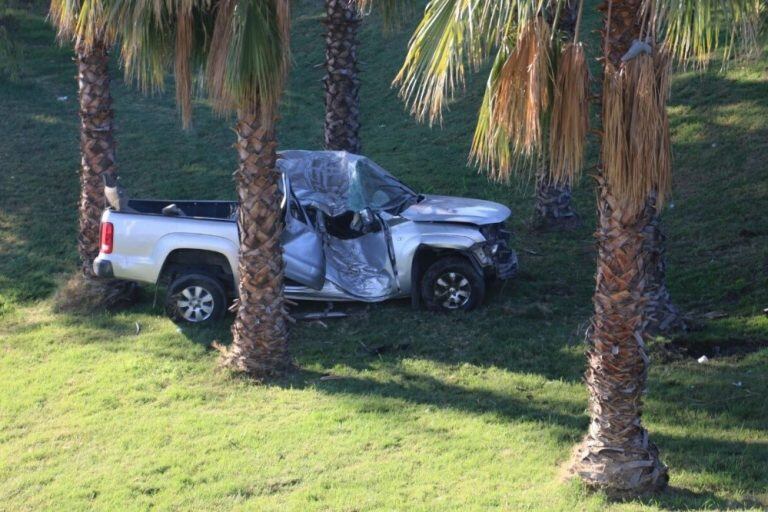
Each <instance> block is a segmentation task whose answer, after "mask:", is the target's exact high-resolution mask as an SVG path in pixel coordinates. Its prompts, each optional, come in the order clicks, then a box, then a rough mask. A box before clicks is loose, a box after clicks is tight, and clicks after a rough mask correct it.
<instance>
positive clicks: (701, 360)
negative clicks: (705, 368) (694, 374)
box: [697, 356, 709, 364]
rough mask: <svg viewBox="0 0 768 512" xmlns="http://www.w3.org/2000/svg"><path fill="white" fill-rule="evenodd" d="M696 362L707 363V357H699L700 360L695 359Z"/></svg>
mask: <svg viewBox="0 0 768 512" xmlns="http://www.w3.org/2000/svg"><path fill="white" fill-rule="evenodd" d="M697 361H698V362H700V363H701V364H704V363H708V362H709V358H708V357H707V356H701V357H700V358H698V359H697Z"/></svg>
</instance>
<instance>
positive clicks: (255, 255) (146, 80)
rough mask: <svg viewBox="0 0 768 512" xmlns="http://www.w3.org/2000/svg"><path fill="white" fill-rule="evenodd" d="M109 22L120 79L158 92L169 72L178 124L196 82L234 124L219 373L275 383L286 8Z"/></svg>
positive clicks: (221, 2) (253, 2) (137, 3)
mask: <svg viewBox="0 0 768 512" xmlns="http://www.w3.org/2000/svg"><path fill="white" fill-rule="evenodd" d="M115 16H116V18H117V19H118V20H119V21H118V26H119V32H120V36H121V38H122V49H123V51H122V55H123V58H124V59H125V65H126V71H127V73H128V75H129V76H131V77H134V78H136V79H137V80H138V81H139V82H140V84H141V85H142V86H143V87H145V88H157V87H162V85H163V78H164V72H165V70H166V69H167V68H169V67H172V68H173V70H174V74H175V78H176V94H177V99H178V101H179V103H180V105H181V110H182V118H183V119H184V120H185V122H186V121H188V120H189V116H190V106H191V98H190V96H191V94H192V90H193V87H192V78H193V76H194V75H197V74H199V75H200V76H201V79H202V80H203V82H204V88H205V91H206V92H207V93H208V96H209V97H210V99H211V101H212V103H213V106H214V109H215V110H216V111H217V112H219V113H221V114H226V113H229V112H234V113H235V114H236V123H235V127H234V130H235V133H236V134H237V143H236V145H235V148H236V150H237V155H238V160H239V165H238V168H237V170H236V171H235V173H234V176H235V183H236V189H237V196H238V200H239V208H238V214H237V225H238V230H239V233H240V260H239V267H238V270H239V276H240V282H239V286H238V291H239V302H238V307H237V316H236V319H235V322H234V324H233V326H232V337H233V340H232V345H231V346H230V347H229V349H227V350H225V351H224V354H223V357H222V363H223V364H224V365H225V366H227V367H229V368H232V369H234V370H236V371H241V372H245V373H247V374H249V375H251V376H253V377H254V378H256V379H264V378H267V377H270V376H274V375H277V374H279V373H281V372H282V371H284V370H286V369H287V368H288V367H289V366H290V359H289V355H288V345H287V334H288V328H287V314H286V310H285V305H284V297H283V256H282V249H281V246H280V236H281V234H282V231H283V218H282V211H281V207H280V203H281V197H282V192H281V191H280V186H279V184H280V177H279V176H280V175H279V172H278V171H277V169H276V161H277V138H276V135H275V120H276V113H277V106H278V102H279V99H280V96H281V94H282V90H283V86H284V83H285V76H286V72H287V69H288V60H289V30H288V29H289V24H290V16H289V0H171V1H169V0H124V1H123V2H121V6H120V7H119V8H118V9H117V10H116V13H115ZM197 70H200V73H197V72H196V71H197ZM185 124H186V123H185Z"/></svg>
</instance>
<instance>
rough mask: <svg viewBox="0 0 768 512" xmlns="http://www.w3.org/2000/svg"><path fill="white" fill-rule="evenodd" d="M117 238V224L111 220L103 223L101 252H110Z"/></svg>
mask: <svg viewBox="0 0 768 512" xmlns="http://www.w3.org/2000/svg"><path fill="white" fill-rule="evenodd" d="M114 238H115V226H113V225H112V223H111V222H102V223H101V249H100V251H101V253H102V254H110V253H111V252H112V245H113V243H114Z"/></svg>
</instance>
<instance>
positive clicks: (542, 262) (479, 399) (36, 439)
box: [0, 2, 768, 511]
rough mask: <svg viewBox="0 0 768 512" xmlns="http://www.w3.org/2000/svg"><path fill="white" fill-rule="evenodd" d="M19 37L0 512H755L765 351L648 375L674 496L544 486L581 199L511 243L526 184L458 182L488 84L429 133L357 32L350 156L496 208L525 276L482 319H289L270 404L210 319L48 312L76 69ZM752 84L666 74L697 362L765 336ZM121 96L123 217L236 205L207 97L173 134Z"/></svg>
mask: <svg viewBox="0 0 768 512" xmlns="http://www.w3.org/2000/svg"><path fill="white" fill-rule="evenodd" d="M319 14H320V12H319V9H318V7H317V3H316V2H299V3H298V6H297V9H296V15H295V36H294V43H293V44H294V57H295V68H294V71H293V73H292V76H291V83H290V90H289V91H288V93H287V94H286V98H285V108H284V109H283V119H282V121H281V125H280V137H281V140H282V143H283V147H285V148H290V147H295V148H319V147H320V145H321V142H322V108H323V107H322V91H321V84H320V82H319V80H320V78H321V76H322V72H321V70H319V69H316V68H314V67H313V66H314V65H315V64H318V63H320V62H322V58H323V53H322V52H323V49H322V40H321V38H320V36H319V34H320V33H321V30H322V27H321V25H320V23H319ZM14 15H15V17H16V18H17V21H18V32H17V33H16V36H17V37H22V39H23V46H24V62H23V68H22V73H21V77H20V79H19V81H17V82H9V81H7V80H5V79H0V80H3V81H0V119H2V122H0V509H1V510H9V511H10V510H14V511H15V510H41V509H43V510H54V509H55V510H86V509H98V510H124V509H135V510H144V509H150V508H158V509H164V510H165V509H173V510H188V509H197V510H219V509H235V510H241V509H242V510H246V509H247V510H301V511H304V510H462V511H463V510H478V509H506V510H525V509H530V510H568V511H570V510H605V509H611V510H622V511H625V510H668V509H672V510H688V509H721V510H722V509H729V510H737V509H738V510H741V509H752V510H763V509H766V508H768V471H766V467H767V464H768V462H767V461H768V433H767V432H766V429H768V407H767V406H766V401H765V398H764V397H765V395H766V393H768V370H767V368H768V365H767V363H768V350H766V349H763V350H761V351H758V352H755V353H751V354H747V355H744V356H741V357H727V358H716V359H713V360H712V361H711V362H710V363H709V364H706V365H699V364H697V363H696V362H695V360H693V359H677V360H671V361H669V362H661V361H659V359H660V358H659V357H655V358H654V364H653V367H652V371H651V374H650V382H649V393H648V399H647V407H646V414H645V416H644V420H645V422H646V424H647V426H648V428H649V429H650V431H651V434H652V436H653V439H654V440H655V441H656V442H657V444H658V445H659V446H660V448H661V450H662V452H663V457H664V460H665V461H666V462H667V463H668V464H669V466H670V468H671V486H672V487H671V489H670V491H669V492H667V493H665V494H663V495H661V496H657V497H655V498H649V499H645V500H636V501H631V502H627V503H611V502H609V501H607V500H606V499H605V497H604V496H602V495H601V494H590V493H587V492H585V491H584V489H582V487H581V486H580V485H579V484H578V482H573V481H569V482H566V481H563V479H562V469H561V467H562V465H563V463H564V462H565V461H567V459H568V458H569V456H570V451H571V447H572V446H573V445H574V444H575V443H576V442H577V441H578V440H579V439H580V437H581V436H582V435H583V433H584V432H585V430H586V426H587V421H588V418H587V415H586V413H585V408H586V391H585V389H584V386H583V385H582V383H581V374H582V372H583V368H584V358H583V346H581V344H580V343H579V339H578V336H577V335H576V332H577V329H578V326H579V325H581V324H583V323H584V322H585V321H586V320H587V319H588V318H589V314H590V311H591V308H590V296H591V289H592V286H593V281H592V278H593V272H594V250H593V246H592V240H591V230H592V225H593V222H594V215H593V208H594V206H593V204H594V195H593V194H594V192H593V188H592V183H591V182H590V180H589V178H585V179H584V180H583V183H582V184H581V186H580V187H579V188H578V190H577V195H576V201H577V207H578V209H579V211H580V212H581V213H582V215H583V216H584V218H585V227H584V228H582V229H580V230H578V231H576V232H574V233H569V234H547V235H532V234H531V233H529V232H528V230H527V227H526V221H527V219H528V217H529V215H530V212H531V210H532V199H531V191H530V187H529V186H515V187H504V186H500V185H494V184H490V183H488V182H487V181H486V180H485V179H484V178H483V177H482V176H479V175H477V174H476V173H475V172H474V170H472V169H469V168H467V167H466V165H465V162H466V154H467V150H468V146H469V141H470V136H471V132H472V129H473V119H474V114H475V111H476V108H477V105H478V102H479V99H480V94H481V89H482V85H483V84H482V81H483V80H482V79H481V78H475V79H474V80H472V81H471V82H470V83H469V84H468V90H467V94H466V96H465V97H464V98H463V99H461V100H460V101H458V102H456V103H455V104H453V105H452V108H451V111H450V112H449V113H448V115H447V116H446V120H445V126H444V128H443V129H432V130H430V129H429V128H426V127H423V126H418V125H416V124H415V123H414V122H413V121H412V120H411V119H410V118H409V117H408V116H407V114H406V113H405V112H404V111H403V108H402V105H401V104H400V102H399V100H398V99H397V96H396V92H395V91H393V90H391V89H390V88H389V82H390V80H391V78H392V77H393V76H394V73H395V71H396V69H397V66H398V64H399V63H400V62H401V60H402V56H403V53H404V48H405V43H406V41H407V38H408V32H407V30H406V31H405V32H403V33H395V34H390V35H384V36H382V35H380V33H379V31H378V29H377V27H375V26H372V24H370V23H368V24H366V25H365V28H364V31H363V34H362V39H363V42H364V44H363V46H362V49H361V59H362V61H363V64H364V65H363V69H364V72H363V75H362V78H363V121H364V129H363V141H364V146H365V152H366V154H368V155H370V156H371V157H373V158H374V159H375V160H376V161H378V162H380V163H381V164H382V165H384V166H385V167H386V168H388V169H390V170H391V171H392V172H394V173H395V174H396V175H398V176H399V177H401V178H403V179H404V180H406V181H407V182H410V183H411V184H413V185H414V186H415V187H416V188H417V189H420V190H423V191H426V192H440V193H446V194H457V195H470V196H477V197H487V198H491V199H494V200H497V201H501V202H503V203H505V204H508V205H510V206H511V207H512V208H513V210H514V212H515V214H516V216H515V218H514V221H513V227H514V229H515V231H516V234H517V237H516V239H515V245H516V248H517V249H518V250H519V251H520V252H521V258H522V261H521V264H522V273H521V275H520V277H519V278H518V279H516V280H515V281H514V282H512V283H510V284H509V285H507V286H506V287H505V288H503V289H501V290H499V291H497V292H495V293H494V294H493V295H492V296H491V297H490V298H489V300H488V302H487V305H486V306H485V307H483V308H482V309H480V310H478V311H476V312H473V313H471V314H467V315H456V316H442V315H431V314H427V313H425V312H423V311H412V310H411V309H410V307H409V305H408V304H407V302H394V303H387V304H383V305H376V306H371V307H369V308H365V307H355V308H354V309H353V311H354V314H353V315H352V316H351V317H350V318H348V319H344V320H334V321H329V322H327V324H328V326H327V328H323V327H321V326H319V325H312V324H301V325H298V326H296V327H295V328H293V329H292V332H291V350H292V354H293V356H294V358H295V361H296V365H297V367H298V368H299V370H298V371H297V372H296V373H294V374H293V375H291V376H289V377H287V378H286V379H284V380H281V381H278V382H274V383H271V384H269V385H264V386H258V385H253V384H252V383H250V382H248V381H245V380H241V379H239V378H233V377H231V376H230V375H228V374H226V373H223V372H220V371H217V370H216V369H215V362H216V357H217V356H216V353H215V352H214V351H212V350H210V349H208V348H207V347H208V344H209V343H210V342H211V341H213V340H215V339H217V340H221V341H223V342H226V341H228V339H229V338H228V337H229V333H228V329H227V325H226V322H225V323H223V324H222V325H221V326H218V327H215V328H211V329H207V330H199V329H190V328H186V327H185V328H183V329H182V330H181V331H179V330H177V327H176V326H175V325H174V324H172V323H171V322H170V321H169V320H167V319H166V318H165V317H164V316H163V314H162V311H161V310H160V308H157V307H153V305H152V304H153V295H152V294H153V290H151V289H147V290H146V291H145V293H144V297H143V300H142V302H141V303H140V304H139V305H138V306H136V307H134V308H132V309H130V310H128V311H124V312H121V313H116V314H110V315H107V314H104V315H95V316H93V317H89V318H77V317H71V316H67V315H57V314H54V313H52V312H51V308H50V300H49V296H50V294H51V293H52V292H53V291H54V290H55V287H56V285H57V282H58V280H59V276H60V275H62V274H66V273H70V272H72V271H73V269H74V268H75V267H76V253H75V247H74V240H75V236H76V226H75V221H76V211H75V205H76V202H77V195H78V182H77V167H78V146H77V144H78V138H77V137H78V136H77V104H76V89H75V87H76V85H75V82H74V80H73V79H72V77H73V75H74V67H73V63H72V61H71V52H70V51H69V50H67V49H59V48H57V47H55V46H54V45H53V32H52V30H51V29H50V28H49V27H48V26H47V25H46V24H45V23H44V21H43V18H42V17H41V16H39V15H30V14H24V13H22V12H21V11H15V12H14ZM592 21H594V20H592ZM408 28H410V27H408ZM766 63H767V62H766V60H762V61H761V62H759V63H755V64H751V65H749V66H738V65H737V66H734V67H733V68H732V69H731V70H730V71H729V72H727V73H725V74H722V75H719V74H715V73H707V74H705V75H703V76H698V75H696V74H690V73H689V74H683V75H681V76H679V77H678V78H676V80H675V88H674V94H673V100H672V105H671V114H672V123H673V132H674V144H675V157H676V160H675V162H676V169H675V173H676V174H675V197H674V207H673V208H670V209H668V210H667V211H666V213H665V218H664V222H665V225H666V228H667V231H668V234H669V242H670V243H669V246H670V247H669V248H670V254H669V281H670V287H671V289H672V292H673V294H674V296H675V299H676V300H677V301H678V302H679V304H680V306H681V307H682V308H684V309H685V310H688V311H692V312H693V313H694V315H696V316H697V318H700V316H701V315H702V314H704V313H707V312H710V311H722V312H725V313H727V314H728V315H729V316H728V317H727V318H725V319H722V320H718V321H714V322H703V323H702V327H701V330H698V331H696V332H694V333H691V334H690V335H689V336H688V341H689V343H692V344H694V346H695V343H696V342H697V341H701V342H702V343H704V342H707V343H711V342H712V341H716V340H722V341H723V343H737V342H739V341H743V340H753V341H765V340H766V339H768V318H765V317H764V316H763V314H762V308H764V307H766V306H768V287H766V285H767V284H768V259H766V258H768V256H767V252H766V248H767V247H768V243H767V242H768V221H767V220H766V219H765V216H764V215H765V214H764V212H765V208H766V205H768V202H767V201H768V197H767V196H768V181H766V176H765V169H766V166H765V161H766V158H767V157H768V128H767V127H768V123H767V122H766V120H767V119H768V95H766V94H765V91H766V90H768V87H767V86H768V83H767V82H766V74H765V69H766ZM115 82H116V83H115V108H116V110H117V120H118V127H119V132H118V138H119V144H120V145H119V155H118V156H119V159H120V165H121V174H122V176H123V182H124V184H125V185H126V187H127V188H128V190H129V191H130V192H131V193H132V194H133V195H134V196H137V197H171V196H172V197H176V198H209V199H213V198H231V197H233V195H234V194H233V191H234V190H233V189H234V186H233V183H232V179H231V172H232V171H233V169H234V166H235V162H234V151H232V149H231V145H232V143H233V140H234V135H233V133H232V131H231V129H230V123H229V120H222V119H217V118H214V117H212V116H211V115H210V113H209V111H208V109H207V107H206V106H205V105H204V104H202V103H201V104H200V105H198V106H197V108H196V112H195V126H194V128H193V129H192V130H191V131H190V132H182V131H181V130H180V129H179V123H178V115H177V112H176V110H175V107H174V105H173V101H172V95H161V96H158V97H154V98H143V97H141V96H140V95H139V94H137V93H135V92H132V91H131V90H130V89H128V88H126V87H124V86H123V84H122V83H121V81H120V80H116V81H115ZM62 96H67V97H68V98H67V99H66V101H59V100H58V98H59V97H62ZM137 324H138V325H139V326H140V332H139V334H138V335H137V334H136V325H137ZM403 342H407V343H410V346H409V347H408V348H407V349H405V350H402V351H397V352H389V353H384V354H382V355H380V356H379V355H371V352H370V351H369V350H368V349H370V348H371V347H376V346H380V345H385V344H395V343H403ZM657 345H658V344H656V345H654V346H657ZM329 375H331V376H334V377H337V378H333V379H328V378H325V379H324V378H323V377H324V376H329Z"/></svg>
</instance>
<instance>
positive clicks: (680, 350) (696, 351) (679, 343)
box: [657, 338, 768, 361]
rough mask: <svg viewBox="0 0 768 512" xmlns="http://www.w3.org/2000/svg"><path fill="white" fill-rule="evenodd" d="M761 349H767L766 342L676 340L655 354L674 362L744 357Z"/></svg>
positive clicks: (663, 359) (664, 359)
mask: <svg viewBox="0 0 768 512" xmlns="http://www.w3.org/2000/svg"><path fill="white" fill-rule="evenodd" d="M763 348H768V340H753V339H725V340H701V339H696V338H677V339H675V340H672V341H670V342H669V343H665V344H663V345H659V346H658V347H657V352H658V353H659V354H660V355H661V358H662V361H674V360H679V359H688V358H691V359H698V358H699V357H701V356H707V359H714V358H718V357H738V356H745V355H747V354H751V353H752V352H757V351H758V350H761V349H763Z"/></svg>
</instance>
